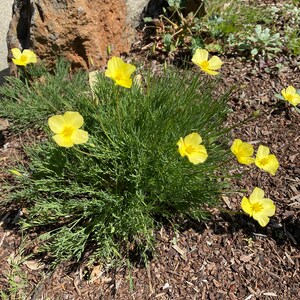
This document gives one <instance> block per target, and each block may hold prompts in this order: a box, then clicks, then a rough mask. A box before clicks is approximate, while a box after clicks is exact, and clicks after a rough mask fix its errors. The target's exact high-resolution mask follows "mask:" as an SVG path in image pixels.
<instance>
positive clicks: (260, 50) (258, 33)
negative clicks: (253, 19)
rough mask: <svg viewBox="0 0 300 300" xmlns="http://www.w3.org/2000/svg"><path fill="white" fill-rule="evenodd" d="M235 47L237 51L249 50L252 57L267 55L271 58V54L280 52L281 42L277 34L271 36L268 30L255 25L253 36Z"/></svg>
mask: <svg viewBox="0 0 300 300" xmlns="http://www.w3.org/2000/svg"><path fill="white" fill-rule="evenodd" d="M231 45H233V44H231ZM237 47H238V50H241V51H243V50H251V55H252V56H256V55H257V54H261V55H263V56H266V55H268V56H269V57H272V55H273V54H276V53H279V52H281V51H282V50H281V47H282V41H281V40H280V34H279V33H275V34H271V32H270V29H269V28H262V26H261V25H257V26H256V27H255V29H254V33H253V35H251V36H247V37H246V39H245V40H244V42H242V43H239V44H238V45H237Z"/></svg>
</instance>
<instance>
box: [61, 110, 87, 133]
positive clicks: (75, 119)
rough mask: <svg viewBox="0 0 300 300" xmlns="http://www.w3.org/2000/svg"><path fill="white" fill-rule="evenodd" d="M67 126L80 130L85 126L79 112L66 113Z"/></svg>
mask: <svg viewBox="0 0 300 300" xmlns="http://www.w3.org/2000/svg"><path fill="white" fill-rule="evenodd" d="M64 119H65V124H66V125H67V126H71V127H73V128H74V129H79V128H80V127H81V126H82V125H83V123H84V122H83V117H82V115H81V114H80V113H79V112H77V111H66V112H65V113H64Z"/></svg>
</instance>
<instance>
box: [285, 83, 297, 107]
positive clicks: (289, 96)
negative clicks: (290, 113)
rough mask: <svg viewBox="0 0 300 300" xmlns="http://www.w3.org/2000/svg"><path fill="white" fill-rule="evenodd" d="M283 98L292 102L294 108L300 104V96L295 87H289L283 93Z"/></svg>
mask: <svg viewBox="0 0 300 300" xmlns="http://www.w3.org/2000/svg"><path fill="white" fill-rule="evenodd" d="M281 94H282V96H283V98H284V99H285V100H286V101H288V102H290V103H291V104H292V105H293V106H296V105H298V104H299V103H300V95H299V94H298V93H297V91H296V89H295V88H294V87H293V86H291V85H290V86H288V87H287V88H286V89H283V90H282V91H281Z"/></svg>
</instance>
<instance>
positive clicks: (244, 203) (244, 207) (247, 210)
mask: <svg viewBox="0 0 300 300" xmlns="http://www.w3.org/2000/svg"><path fill="white" fill-rule="evenodd" d="M241 208H242V210H243V211H244V212H245V213H246V214H248V215H250V217H252V209H251V203H250V201H249V199H248V198H247V197H243V199H242V201H241Z"/></svg>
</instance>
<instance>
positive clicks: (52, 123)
mask: <svg viewBox="0 0 300 300" xmlns="http://www.w3.org/2000/svg"><path fill="white" fill-rule="evenodd" d="M48 125H49V127H50V129H51V130H52V131H53V132H54V133H55V135H54V136H53V137H52V138H53V139H54V141H55V142H56V143H57V144H58V145H59V146H61V147H65V148H70V147H72V146H74V144H84V143H86V142H87V141H88V138H89V135H88V132H87V131H84V130H82V129H79V128H80V127H81V126H82V125H83V117H82V115H81V114H80V113H78V112H74V111H66V112H65V113H64V115H56V116H52V117H50V118H49V119H48Z"/></svg>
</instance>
